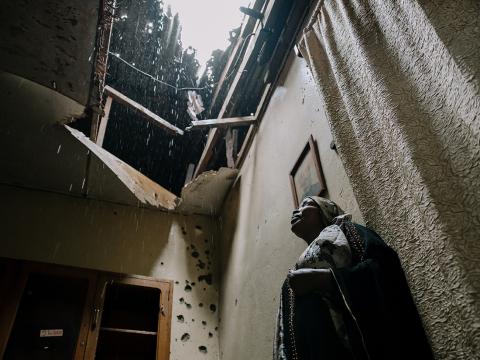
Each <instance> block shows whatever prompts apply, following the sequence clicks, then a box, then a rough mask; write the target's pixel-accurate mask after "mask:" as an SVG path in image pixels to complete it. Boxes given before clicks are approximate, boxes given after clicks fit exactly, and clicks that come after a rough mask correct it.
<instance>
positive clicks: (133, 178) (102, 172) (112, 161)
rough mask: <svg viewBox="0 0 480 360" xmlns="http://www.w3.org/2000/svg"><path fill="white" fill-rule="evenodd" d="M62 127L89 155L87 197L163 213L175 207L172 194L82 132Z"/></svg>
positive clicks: (176, 201) (175, 201) (174, 199)
mask: <svg viewBox="0 0 480 360" xmlns="http://www.w3.org/2000/svg"><path fill="white" fill-rule="evenodd" d="M65 128H66V129H67V130H68V131H69V132H70V133H71V134H72V135H73V136H74V137H75V138H76V139H77V140H78V141H80V142H81V143H82V144H83V145H84V146H85V147H86V148H87V149H89V150H90V152H91V154H90V155H91V158H90V161H89V165H88V169H87V179H88V180H87V195H88V197H92V198H98V199H105V200H109V201H113V202H118V203H123V204H129V205H141V206H147V207H153V208H160V209H164V210H174V209H175V208H176V206H177V204H178V203H179V201H180V199H178V198H177V197H176V196H175V195H174V194H172V193H171V192H169V191H168V190H166V189H165V188H163V187H162V186H160V185H158V184H157V183H156V182H154V181H152V180H150V179H149V178H148V177H146V176H145V175H143V174H142V173H140V172H138V171H137V170H135V169H134V168H132V167H131V166H129V165H128V164H126V163H125V162H123V161H122V160H120V159H118V158H117V157H115V156H114V155H112V154H110V153H109V152H108V151H106V150H105V149H102V148H101V147H100V146H98V145H96V144H95V143H93V142H92V141H91V140H90V139H89V138H87V137H86V136H85V135H84V134H83V133H82V132H80V131H78V130H75V129H72V128H71V127H68V126H65Z"/></svg>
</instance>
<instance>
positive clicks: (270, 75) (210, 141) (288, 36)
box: [194, 0, 312, 177]
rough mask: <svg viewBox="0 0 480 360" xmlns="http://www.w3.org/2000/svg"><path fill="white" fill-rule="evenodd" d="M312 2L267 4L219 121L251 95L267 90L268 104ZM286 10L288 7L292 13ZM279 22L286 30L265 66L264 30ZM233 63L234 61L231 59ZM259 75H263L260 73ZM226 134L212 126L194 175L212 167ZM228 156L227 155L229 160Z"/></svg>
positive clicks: (271, 1) (246, 144)
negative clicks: (263, 49)
mask: <svg viewBox="0 0 480 360" xmlns="http://www.w3.org/2000/svg"><path fill="white" fill-rule="evenodd" d="M260 2H262V1H260V0H257V2H256V3H255V5H257V4H258V3H260ZM311 3H312V0H296V1H294V0H269V1H268V2H267V3H266V4H264V5H263V11H262V12H263V14H264V17H263V21H257V23H256V27H255V35H254V38H253V39H252V40H251V41H250V43H249V46H248V48H247V50H246V51H245V54H244V56H243V59H242V62H241V65H240V66H239V68H238V70H236V74H235V78H234V80H233V82H232V83H231V85H230V86H229V88H228V93H227V96H226V98H225V100H224V102H223V104H222V108H221V110H220V112H219V114H218V121H219V122H220V121H221V119H222V118H223V117H227V118H228V117H234V116H232V115H233V113H234V112H236V111H238V109H239V108H241V107H242V103H245V101H243V100H244V99H245V98H248V97H249V96H250V98H251V96H252V94H256V95H254V96H257V99H258V98H259V97H260V94H262V92H263V94H262V95H263V96H262V102H263V103H262V106H261V107H262V108H263V109H265V107H266V104H267V103H268V101H269V99H270V97H271V95H272V93H273V91H274V89H275V85H276V82H277V81H278V77H279V74H280V72H281V70H282V68H283V67H284V65H285V63H286V60H287V57H288V53H289V51H290V50H291V48H293V45H294V42H295V40H296V38H297V35H298V33H299V31H300V28H301V26H302V24H303V22H304V21H305V18H306V16H307V13H308V10H309V7H310V5H311ZM286 9H288V12H287V11H286ZM282 12H283V13H282ZM279 15H280V16H279ZM285 15H286V16H285ZM282 16H283V18H284V22H283V23H280V24H279V20H278V18H282ZM279 25H281V26H282V27H283V28H282V31H281V32H280V33H278V32H277V33H276V34H275V36H277V39H276V43H275V46H274V47H273V49H272V53H271V56H270V58H269V60H268V61H267V63H266V64H265V65H263V68H262V65H260V64H258V62H259V57H260V55H259V54H260V51H261V49H262V47H264V46H265V44H266V41H265V36H266V35H265V33H266V32H265V31H261V29H267V32H268V29H269V28H277V29H278V26H279ZM267 41H268V40H267ZM267 45H268V44H267ZM229 63H230V64H231V62H229ZM246 69H249V71H245V70H246ZM252 69H253V71H252ZM228 72H229V70H228V69H227V70H226V73H228ZM259 74H260V76H258V75H259ZM267 84H271V85H272V86H270V87H269V89H268V90H267V91H265V87H266V85H267ZM222 85H223V84H221V83H220V84H218V86H222ZM219 91H220V90H219V89H216V93H218V92H219ZM257 112H258V108H257ZM263 112H264V111H261V112H260V113H258V115H257V116H256V121H255V122H254V123H253V124H252V125H251V126H250V128H249V130H248V133H247V136H246V138H245V140H244V142H243V144H242V147H241V150H240V152H239V154H238V156H237V160H236V161H235V167H239V166H241V163H242V161H243V158H244V157H245V154H246V152H247V151H248V147H249V145H250V143H251V141H252V139H253V136H254V135H255V132H256V128H257V126H258V124H259V123H260V121H261V117H262V116H263ZM233 126H239V124H238V123H237V124H235V123H232V124H231V125H229V126H227V127H228V128H230V127H233ZM224 134H225V126H222V127H215V128H213V129H210V131H209V134H208V138H207V143H206V145H205V148H204V150H203V152H202V155H201V157H200V160H199V162H198V164H197V166H196V169H195V173H194V177H196V176H198V175H199V174H200V173H201V172H203V171H205V170H207V169H208V166H209V164H210V162H211V161H212V158H213V157H214V153H215V148H216V147H217V144H218V143H219V141H220V140H221V138H222V137H223V135H224ZM228 151H229V150H227V152H228ZM228 157H229V156H228V154H227V159H228Z"/></svg>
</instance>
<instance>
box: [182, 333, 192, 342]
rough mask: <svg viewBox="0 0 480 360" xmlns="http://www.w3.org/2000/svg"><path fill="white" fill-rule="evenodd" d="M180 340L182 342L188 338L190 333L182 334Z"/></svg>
mask: <svg viewBox="0 0 480 360" xmlns="http://www.w3.org/2000/svg"><path fill="white" fill-rule="evenodd" d="M180 340H182V341H183V342H185V341H188V340H190V334H189V333H185V334H183V335H182V337H181V338H180Z"/></svg>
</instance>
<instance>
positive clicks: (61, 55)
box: [0, 0, 100, 105]
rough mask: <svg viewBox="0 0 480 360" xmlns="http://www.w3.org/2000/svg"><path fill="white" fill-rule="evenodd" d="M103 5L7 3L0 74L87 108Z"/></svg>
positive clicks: (75, 0) (53, 0)
mask: <svg viewBox="0 0 480 360" xmlns="http://www.w3.org/2000/svg"><path fill="white" fill-rule="evenodd" d="M99 4H100V1H99V0H70V1H67V2H65V1H62V0H5V1H2V11H0V33H1V34H3V36H1V37H0V53H1V56H0V69H1V70H4V71H8V72H11V73H14V74H17V75H20V76H22V77H24V78H27V79H30V80H32V81H35V82H38V83H39V84H42V85H44V86H47V87H49V88H51V89H54V90H56V91H59V92H61V93H62V94H64V95H66V96H68V97H70V98H72V99H74V100H76V101H77V102H79V103H80V104H83V105H86V104H87V101H88V97H89V91H90V82H91V79H92V69H93V62H94V60H95V59H94V50H95V39H96V31H97V23H98V17H99V13H98V11H99Z"/></svg>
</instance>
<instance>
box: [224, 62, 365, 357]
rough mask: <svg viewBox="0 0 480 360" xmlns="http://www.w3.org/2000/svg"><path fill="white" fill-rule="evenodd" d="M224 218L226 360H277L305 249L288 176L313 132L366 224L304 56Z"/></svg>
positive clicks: (329, 169)
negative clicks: (286, 284) (289, 293)
mask: <svg viewBox="0 0 480 360" xmlns="http://www.w3.org/2000/svg"><path fill="white" fill-rule="evenodd" d="M285 75H286V76H285V80H284V83H283V86H280V87H278V88H277V89H276V91H275V94H274V96H273V98H272V100H271V101H270V104H269V107H268V110H267V112H266V114H265V116H264V118H263V120H262V123H261V125H260V127H259V131H258V133H257V135H256V137H255V140H254V142H253V144H252V147H251V149H250V151H249V154H248V156H247V159H246V161H245V163H244V164H243V167H242V169H241V171H240V175H239V178H238V180H237V183H236V184H235V186H234V188H233V190H232V192H231V193H230V195H229V197H228V199H227V201H226V203H225V205H224V210H223V214H222V217H221V219H220V221H221V229H222V237H223V238H222V243H221V250H220V252H221V256H220V262H221V274H222V275H221V276H222V279H221V284H220V289H221V292H220V354H221V359H222V360H243V359H255V360H262V359H270V358H271V352H272V341H273V334H274V329H275V320H276V312H277V307H278V301H279V294H280V287H281V285H282V282H283V280H284V278H285V276H286V273H287V271H288V269H289V268H290V267H292V266H293V265H294V263H295V261H296V260H297V258H298V256H299V255H300V253H301V252H302V251H303V250H304V249H305V247H306V244H305V243H304V242H303V240H301V239H298V238H296V237H295V236H294V235H293V234H292V233H291V232H290V216H291V212H292V210H293V208H294V206H293V201H292V194H291V190H290V183H289V178H288V174H289V173H290V171H291V168H292V167H293V165H294V163H295V161H296V159H297V157H298V156H299V154H300V152H301V151H302V149H303V147H304V146H305V144H306V142H307V140H308V137H309V136H310V134H312V135H313V136H314V138H315V140H317V143H318V148H319V153H320V160H321V163H322V166H323V172H324V175H325V180H326V184H327V188H328V197H329V198H330V199H332V200H334V201H335V202H337V203H338V204H339V205H340V206H341V207H342V208H343V209H344V210H345V211H348V212H350V213H352V214H353V218H354V220H355V221H356V222H360V223H362V222H363V220H362V217H361V214H360V212H359V210H358V205H357V202H356V200H355V198H354V196H353V192H352V189H351V187H350V184H349V182H348V180H347V177H346V174H345V171H344V169H343V167H342V164H341V162H340V160H339V158H338V156H337V154H336V152H335V151H333V150H331V149H330V148H329V144H330V142H331V140H332V136H331V134H330V130H329V127H328V125H327V120H326V118H325V113H324V109H323V104H322V103H321V102H320V99H319V96H318V95H317V93H316V90H315V86H314V83H313V80H312V77H311V75H310V72H309V70H308V68H307V67H306V64H305V62H304V60H303V59H299V58H295V59H294V60H293V63H292V64H291V66H290V68H289V69H286V73H285Z"/></svg>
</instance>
